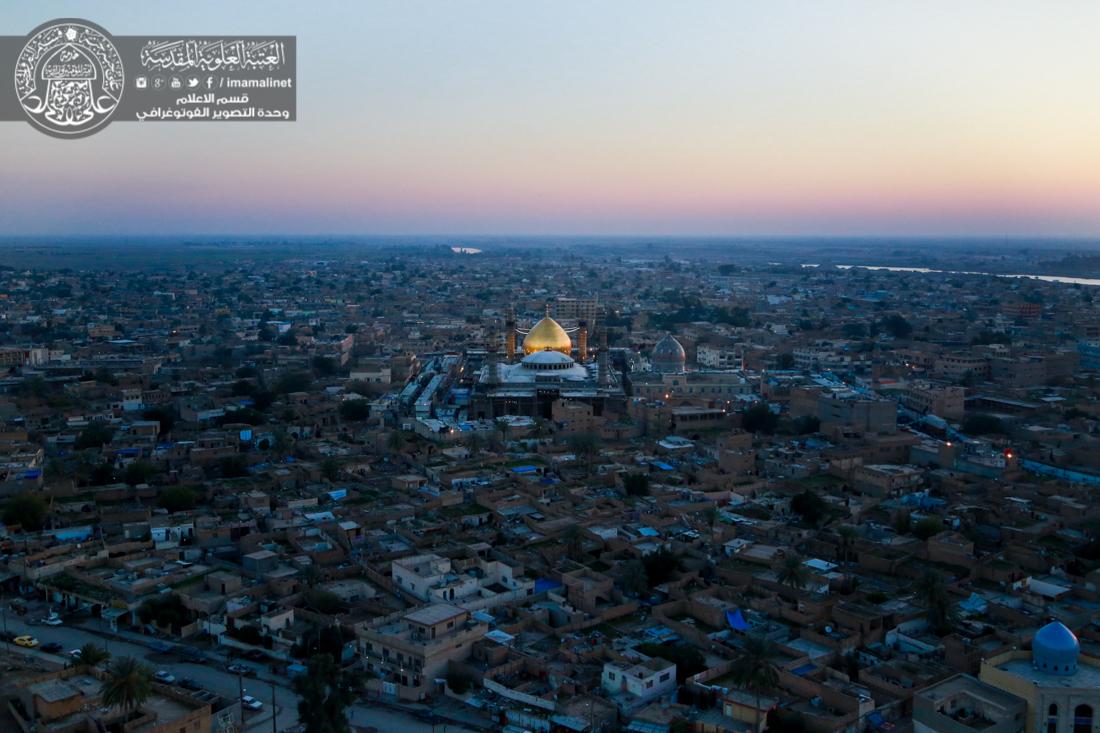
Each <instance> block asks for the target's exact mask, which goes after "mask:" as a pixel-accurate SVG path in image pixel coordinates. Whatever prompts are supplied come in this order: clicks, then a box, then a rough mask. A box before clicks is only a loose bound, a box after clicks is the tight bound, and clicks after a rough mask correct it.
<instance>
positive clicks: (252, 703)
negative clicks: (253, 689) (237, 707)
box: [241, 695, 264, 710]
mask: <svg viewBox="0 0 1100 733" xmlns="http://www.w3.org/2000/svg"><path fill="white" fill-rule="evenodd" d="M241 704H242V705H244V706H245V707H246V708H248V709H249V710H259V709H261V708H263V706H264V704H263V703H262V702H260V701H259V700H257V699H256V698H254V697H252V695H242V696H241Z"/></svg>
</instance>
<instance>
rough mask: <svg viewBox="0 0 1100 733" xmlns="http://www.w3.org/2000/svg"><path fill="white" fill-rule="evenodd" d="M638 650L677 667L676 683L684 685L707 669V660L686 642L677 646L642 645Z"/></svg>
mask: <svg viewBox="0 0 1100 733" xmlns="http://www.w3.org/2000/svg"><path fill="white" fill-rule="evenodd" d="M636 648H637V650H638V651H640V652H641V653H642V654H645V655H646V656H647V657H659V658H661V659H665V660H668V661H669V662H672V663H673V664H675V665H676V681H677V682H679V683H680V684H683V682H684V680H686V679H687V678H688V677H691V676H692V675H696V674H699V673H700V672H702V671H703V670H705V669H706V668H707V662H706V658H705V657H704V656H703V654H702V652H700V651H699V650H698V649H696V648H695V647H693V646H691V645H690V644H685V643H684V642H679V643H677V644H652V643H650V644H640V645H638V646H637V647H636Z"/></svg>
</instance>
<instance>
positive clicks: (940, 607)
mask: <svg viewBox="0 0 1100 733" xmlns="http://www.w3.org/2000/svg"><path fill="white" fill-rule="evenodd" d="M916 591H917V598H919V599H920V601H921V604H922V605H923V606H924V612H925V618H926V619H927V620H928V625H929V626H931V627H932V630H933V631H935V632H936V633H937V634H944V633H947V632H948V631H950V630H951V627H952V626H954V624H955V604H954V603H953V602H952V601H951V596H950V595H948V593H947V583H946V582H945V581H944V579H943V576H942V575H940V574H939V573H937V572H936V571H935V570H928V571H927V572H925V574H924V575H923V576H922V577H921V579H920V580H919V581H917V585H916Z"/></svg>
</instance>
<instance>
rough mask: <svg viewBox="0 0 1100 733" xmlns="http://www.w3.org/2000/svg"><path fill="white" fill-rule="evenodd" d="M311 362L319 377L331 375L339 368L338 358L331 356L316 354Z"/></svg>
mask: <svg viewBox="0 0 1100 733" xmlns="http://www.w3.org/2000/svg"><path fill="white" fill-rule="evenodd" d="M311 364H312V366H313V371H314V373H316V374H317V376H318V377H331V376H333V375H334V374H336V372H337V369H338V365H337V363H336V360H335V359H333V358H332V357H331V356H315V357H313V361H312V362H311Z"/></svg>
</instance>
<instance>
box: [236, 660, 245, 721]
mask: <svg viewBox="0 0 1100 733" xmlns="http://www.w3.org/2000/svg"><path fill="white" fill-rule="evenodd" d="M237 688H238V692H237V705H239V706H240V708H241V730H244V678H243V677H241V673H240V672H238V673H237Z"/></svg>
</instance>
